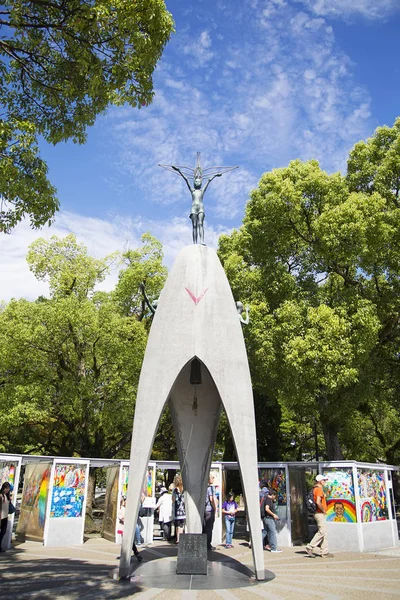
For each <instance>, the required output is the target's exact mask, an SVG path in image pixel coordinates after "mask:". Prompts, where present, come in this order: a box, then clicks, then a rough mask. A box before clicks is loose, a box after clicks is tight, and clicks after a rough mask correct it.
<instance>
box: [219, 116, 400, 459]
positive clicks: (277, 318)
mask: <svg viewBox="0 0 400 600" xmlns="http://www.w3.org/2000/svg"><path fill="white" fill-rule="evenodd" d="M399 182H400V119H398V120H397V121H396V123H395V124H394V127H392V128H389V127H383V128H379V129H378V130H377V131H376V132H375V134H374V136H373V137H372V138H371V139H369V140H367V141H366V142H360V143H358V144H356V146H355V147H354V149H353V150H352V151H351V152H350V155H349V161H348V172H347V175H345V176H344V175H341V174H340V173H335V174H332V175H328V174H327V173H325V172H324V171H323V170H322V169H321V168H320V167H319V164H318V163H317V162H316V161H309V162H306V163H303V162H301V161H299V160H296V161H293V162H291V163H290V164H289V166H288V167H286V168H282V169H276V170H273V171H272V172H271V173H266V174H265V175H263V177H262V178H261V180H260V183H259V186H258V188H257V189H256V190H254V191H253V192H252V194H251V197H250V200H249V202H248V204H247V207H246V214H245V217H244V220H243V225H242V227H241V229H240V230H239V231H234V232H233V233H232V234H231V235H230V236H224V237H222V238H221V239H220V246H219V254H220V257H221V259H222V261H223V264H224V266H225V269H226V272H227V274H228V278H229V279H230V282H231V286H232V289H233V292H234V295H235V297H237V298H240V299H241V300H242V301H246V302H250V303H251V306H252V312H251V314H252V319H251V323H250V325H249V326H248V327H247V328H246V330H245V331H246V338H247V347H248V352H249V356H250V363H251V370H252V376H253V383H254V385H255V388H256V391H258V392H259V393H260V394H263V395H264V396H265V397H266V398H269V400H270V401H273V400H275V401H276V402H278V403H279V405H280V406H281V409H282V410H283V411H284V414H285V418H286V419H289V421H290V420H294V421H295V422H296V423H297V424H298V425H299V429H298V431H302V427H304V426H306V427H308V429H309V436H308V437H309V440H311V439H312V438H313V435H312V429H313V424H314V422H317V423H318V427H320V431H322V432H323V437H324V442H325V448H324V454H325V456H326V457H327V458H329V459H340V458H341V457H343V454H346V452H347V454H349V455H350V456H349V457H352V458H353V457H354V455H352V451H353V450H354V449H355V447H356V443H355V440H354V439H352V436H351V434H350V431H351V430H352V428H353V427H354V424H355V423H357V426H359V424H360V422H362V423H363V431H364V432H365V433H366V432H369V434H370V435H364V446H363V444H362V442H361V440H360V439H359V440H358V447H357V449H356V451H357V454H358V456H359V457H360V458H361V457H363V458H365V459H368V460H371V459H374V460H376V459H383V460H389V461H393V460H394V459H395V458H396V457H397V458H398V457H400V436H399V435H398V434H397V435H396V437H395V439H393V437H392V436H393V419H395V422H396V423H398V422H399V417H400V405H399V401H398V399H397V396H398V395H397V394H396V393H395V390H396V389H398V385H399V383H400V380H399V377H398V376H399V355H398V348H399V317H400V300H399V298H400V294H399V291H400V290H399V279H398V273H399V262H398V261H399V260H400V244H399V242H400V238H399V235H400V227H399V216H400V215H399V208H398V193H399V188H400V185H399ZM382 403H383V404H382ZM379 405H381V406H382V405H385V407H386V410H388V409H389V407H390V414H391V418H390V419H379V418H377V407H378V406H379ZM390 423H392V425H390ZM284 429H285V428H284ZM295 429H296V428H294V429H293V428H291V427H289V428H288V429H287V428H286V430H285V431H286V434H288V435H289V436H290V437H292V438H293V439H292V440H290V439H287V440H286V441H287V448H289V445H290V443H292V445H293V446H294V447H295V446H296V445H298V444H299V443H300V441H299V439H296V431H295ZM371 432H373V435H371ZM377 440H379V441H378V443H377ZM303 450H304V449H303ZM300 454H301V452H300Z"/></svg>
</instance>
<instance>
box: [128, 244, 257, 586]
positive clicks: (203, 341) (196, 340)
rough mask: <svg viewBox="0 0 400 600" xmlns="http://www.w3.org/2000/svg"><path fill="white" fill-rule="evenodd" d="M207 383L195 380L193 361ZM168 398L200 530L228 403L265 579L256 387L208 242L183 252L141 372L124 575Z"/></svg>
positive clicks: (191, 525)
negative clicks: (148, 466) (214, 450)
mask: <svg viewBox="0 0 400 600" xmlns="http://www.w3.org/2000/svg"><path fill="white" fill-rule="evenodd" d="M195 357H196V358H198V360H199V361H200V362H201V373H202V383H201V384H200V385H197V386H194V385H192V384H191V383H190V369H191V362H192V360H193V359H194V358H195ZM166 402H169V405H170V408H171V414H172V419H173V424H174V429H175V434H176V439H177V446H178V452H179V458H180V463H181V466H182V467H181V468H182V476H183V484H184V488H185V501H186V510H187V530H188V531H189V532H190V533H200V532H201V530H202V517H203V511H204V501H205V495H206V487H207V481H208V473H209V468H210V464H211V457H212V452H213V448H214V443H215V438H216V434H217V429H218V423H219V416H220V413H221V409H222V407H223V408H224V409H225V412H226V415H227V418H228V421H229V424H230V427H231V431H232V437H233V440H234V444H235V448H236V454H237V459H238V463H239V467H240V473H241V478H242V485H243V492H244V494H245V498H246V508H247V514H248V520H249V528H250V535H251V538H252V549H253V559H254V566H255V575H256V577H257V579H264V559H263V549H262V540H261V529H260V511H259V495H258V473H257V448H256V430H255V421H254V405H253V393H252V387H251V379H250V371H249V366H248V361H247V354H246V348H245V344H244V339H243V333H242V326H241V323H240V320H239V317H238V314H237V311H236V306H235V302H234V298H233V295H232V291H231V289H230V286H229V283H228V280H227V278H226V275H225V272H224V270H223V268H222V265H221V263H220V261H219V259H218V257H217V255H216V253H215V252H214V251H213V250H212V249H210V248H208V247H206V246H202V245H193V246H187V247H186V248H184V249H183V250H182V251H181V252H180V253H179V255H178V257H177V259H176V261H175V263H174V265H173V267H172V269H171V271H170V273H169V275H168V278H167V281H166V284H165V286H164V288H163V290H162V293H161V295H160V299H159V303H158V308H157V311H156V314H155V315H154V319H153V323H152V326H151V331H150V335H149V340H148V344H147V348H146V353H145V357H144V361H143V366H142V371H141V375H140V381H139V388H138V394H137V400H136V409H135V418H134V426H133V434H132V446H131V456H130V465H131V467H130V476H129V488H128V497H127V507H126V518H125V535H124V538H123V543H122V550H121V561H120V571H119V572H120V576H121V577H126V576H127V575H128V574H129V571H130V556H131V548H132V538H133V531H134V526H135V523H136V520H137V514H138V504H139V497H140V493H141V488H142V483H143V477H144V474H145V471H146V467H147V463H148V460H149V458H150V453H151V449H152V445H153V442H154V437H155V435H156V432H157V427H158V423H159V420H160V417H161V414H162V411H163V409H164V407H165V404H166Z"/></svg>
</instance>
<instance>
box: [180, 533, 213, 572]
mask: <svg viewBox="0 0 400 600" xmlns="http://www.w3.org/2000/svg"><path fill="white" fill-rule="evenodd" d="M176 572H177V574H178V575H207V535H206V534H205V533H181V535H180V536H179V545H178V561H177V563H176Z"/></svg>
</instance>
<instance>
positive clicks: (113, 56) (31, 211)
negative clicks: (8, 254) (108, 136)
mask: <svg viewBox="0 0 400 600" xmlns="http://www.w3.org/2000/svg"><path fill="white" fill-rule="evenodd" d="M0 26H1V31H2V33H1V36H0V57H1V61H2V62H1V63H0V75H1V77H0V79H1V83H0V102H1V105H2V114H1V118H0V194H1V197H2V199H3V207H2V211H1V212H0V231H6V232H7V231H9V230H10V229H11V228H12V227H14V226H15V225H16V223H17V222H18V221H20V220H21V219H22V217H23V216H24V215H25V214H27V215H29V217H30V220H31V224H32V226H34V227H39V226H40V225H43V224H45V223H46V222H48V221H49V220H51V219H52V217H53V215H54V212H55V211H56V210H57V208H58V202H57V199H56V197H55V190H54V188H53V187H52V186H51V185H50V183H49V182H48V180H47V168H46V165H45V163H44V162H43V161H42V160H41V159H40V157H39V154H38V149H37V138H38V136H39V135H41V136H43V137H44V139H45V140H46V141H48V142H50V143H53V144H56V143H58V142H61V141H65V140H68V139H72V140H73V141H74V142H78V143H83V142H84V141H85V137H86V129H87V127H88V126H90V125H93V123H94V122H95V119H96V116H97V115H98V114H99V113H101V112H103V111H104V110H105V109H106V108H107V107H108V106H109V105H110V104H124V103H128V104H129V105H130V106H138V107H141V106H146V105H148V104H150V102H151V100H152V97H153V83H152V73H153V71H154V68H155V66H156V64H157V61H158V60H159V59H160V57H161V54H162V51H163V49H164V46H165V44H166V43H167V41H168V39H169V37H170V35H171V32H172V31H173V21H172V17H171V15H170V13H169V12H168V11H167V10H166V8H165V2H164V0H136V1H135V2H132V1H131V0H90V1H83V0H68V2H66V1H65V0H52V1H47V0H16V1H13V2H10V1H7V2H4V3H3V5H2V10H1V13H0Z"/></svg>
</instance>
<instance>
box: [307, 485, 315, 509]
mask: <svg viewBox="0 0 400 600" xmlns="http://www.w3.org/2000/svg"><path fill="white" fill-rule="evenodd" d="M306 506H307V510H308V513H309V514H310V515H314V514H315V513H316V512H317V505H316V504H315V501H314V488H311V490H309V492H308V494H307V496H306Z"/></svg>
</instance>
